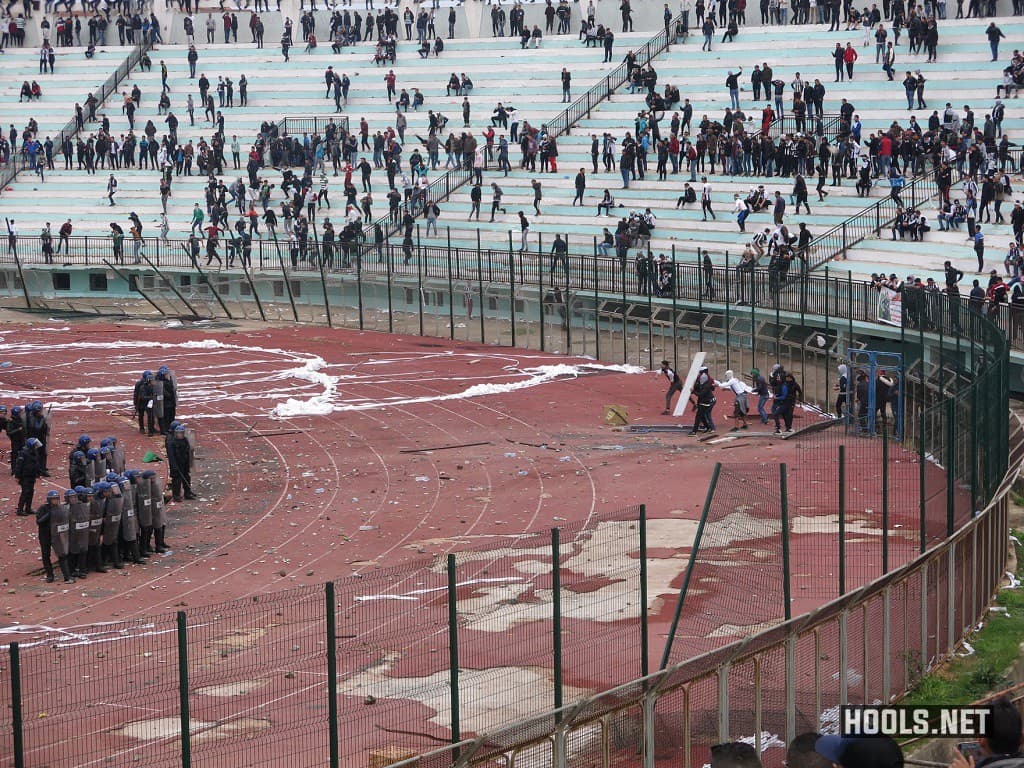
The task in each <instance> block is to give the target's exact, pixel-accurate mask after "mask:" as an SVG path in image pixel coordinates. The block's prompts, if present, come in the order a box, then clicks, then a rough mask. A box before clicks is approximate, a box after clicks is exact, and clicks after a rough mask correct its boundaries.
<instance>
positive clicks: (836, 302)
mask: <svg viewBox="0 0 1024 768" xmlns="http://www.w3.org/2000/svg"><path fill="white" fill-rule="evenodd" d="M59 245H60V243H59V242H57V241H56V239H55V242H54V247H55V248H58V247H59ZM18 249H19V253H18V254H17V255H18V257H19V259H20V262H21V264H22V266H23V267H24V269H25V271H26V272H29V271H31V270H32V268H33V265H36V264H38V263H39V262H41V261H43V257H42V254H41V250H40V239H39V238H38V237H21V238H19V240H18ZM140 250H141V252H142V255H144V256H145V257H146V258H147V259H148V260H149V261H151V262H152V263H153V264H154V265H156V267H158V268H170V269H179V270H180V269H185V270H188V271H189V272H191V273H193V274H195V275H198V269H196V264H195V263H194V262H193V261H192V259H191V257H190V256H189V249H188V241H187V240H172V241H167V242H162V241H160V240H157V239H155V238H154V239H150V240H149V241H148V244H147V245H146V246H145V248H144V249H143V248H140ZM121 254H122V255H121V256H115V255H114V249H113V243H112V241H111V239H110V238H101V237H70V238H68V240H67V244H66V246H65V247H63V248H59V252H58V253H56V254H55V255H54V257H53V261H54V264H55V266H54V267H53V268H52V271H54V272H59V271H60V269H59V265H69V266H70V265H84V266H94V267H99V268H104V267H105V266H106V265H107V263H108V262H109V263H111V264H114V265H115V266H118V267H120V266H121V265H126V267H125V268H126V269H127V270H128V271H132V269H141V270H142V271H145V272H150V271H151V269H150V268H149V267H148V265H147V264H146V263H145V261H144V260H142V259H140V260H139V261H138V262H135V256H134V247H133V244H132V241H130V240H127V239H126V240H125V241H124V243H123V248H122V249H121ZM240 254H241V251H240V250H235V251H234V253H232V249H231V248H229V247H228V244H227V242H226V241H222V242H221V244H220V247H219V249H218V255H219V257H220V259H222V260H223V265H222V264H221V263H219V262H216V261H215V262H214V263H213V265H212V266H214V267H216V271H213V272H210V271H209V270H210V267H211V265H207V264H206V256H205V251H204V252H203V254H202V255H200V257H199V258H198V266H199V267H200V268H202V269H203V270H204V271H206V274H207V275H209V276H211V277H212V278H213V279H219V278H220V277H221V276H222V275H225V274H228V275H230V274H234V273H231V272H229V273H223V272H222V271H221V270H222V269H224V268H226V269H236V268H238V267H240V266H241V255H240ZM702 257H703V251H701V250H699V249H698V250H697V251H695V252H683V251H681V250H677V249H676V248H675V247H673V248H672V250H671V257H670V258H669V257H666V258H665V260H664V261H660V260H659V259H656V258H654V257H653V255H652V254H651V253H650V252H649V251H648V252H646V253H645V252H640V255H639V256H638V257H637V258H634V259H630V260H628V261H627V260H625V259H620V258H618V257H617V256H615V255H614V253H612V254H611V255H604V254H603V253H600V252H598V251H595V252H594V253H593V254H578V253H576V254H569V255H567V256H566V257H564V258H559V257H554V256H552V255H551V254H550V253H545V252H542V251H529V250H528V251H518V250H515V249H514V248H508V249H496V248H479V249H478V248H470V247H466V248H460V247H454V246H453V247H449V246H443V245H440V246H433V245H429V246H424V245H420V246H413V247H412V248H411V249H410V250H407V249H405V248H403V247H402V246H401V245H398V244H395V243H392V242H385V243H383V244H382V245H380V246H379V247H378V246H374V245H372V244H371V245H369V246H366V245H365V244H364V245H363V246H362V248H360V247H359V246H357V245H355V244H353V245H351V246H349V247H348V248H347V249H346V248H344V247H342V246H341V245H340V244H338V243H333V244H331V245H330V246H327V247H324V245H323V244H322V243H321V242H319V241H317V240H315V239H312V238H311V239H309V240H308V241H307V242H306V243H305V244H300V243H298V242H296V241H292V242H291V243H288V242H285V241H278V240H272V239H265V240H256V241H254V242H253V243H252V250H251V264H249V265H248V266H249V267H250V268H251V270H252V271H253V273H254V276H255V275H257V274H261V273H271V274H280V269H281V264H282V262H283V263H286V264H292V265H293V267H292V269H291V272H292V273H294V274H295V276H296V277H299V276H301V275H302V274H303V273H308V274H309V275H310V276H316V275H319V274H320V273H321V266H322V267H323V272H324V273H325V274H326V275H327V276H331V275H345V276H346V279H355V280H357V281H368V282H369V281H381V282H383V281H391V280H402V279H406V280H409V279H416V280H419V281H423V280H435V281H453V282H464V283H467V284H472V285H480V286H481V287H483V286H485V285H486V286H489V287H493V286H509V287H512V288H515V287H527V288H535V289H537V290H538V291H541V292H551V291H554V290H555V289H557V290H558V291H560V292H563V293H564V294H565V295H569V294H573V293H577V294H587V295H594V296H595V297H598V296H600V297H602V298H603V299H609V298H611V299H613V300H619V301H621V302H624V303H632V304H636V303H645V302H647V301H648V297H650V299H651V300H653V299H655V298H659V297H660V298H662V299H670V300H673V301H681V302H686V303H687V304H689V305H693V304H696V305H697V306H702V305H705V306H708V307H711V306H712V305H716V306H720V307H722V308H723V310H724V312H725V314H726V315H728V314H729V313H730V312H732V313H733V314H734V315H736V314H738V313H741V312H744V311H749V309H745V308H760V309H765V308H767V309H770V310H772V311H776V312H779V313H790V314H791V315H799V316H800V317H801V318H804V322H811V321H812V320H813V318H814V317H815V316H825V317H830V318H833V319H837V320H848V321H861V322H885V321H886V320H885V319H882V318H880V316H879V312H880V309H879V306H880V302H879V297H880V291H879V289H878V288H876V287H875V286H873V285H872V284H871V283H870V282H866V281H863V280H857V279H854V277H853V273H852V272H851V271H849V270H835V269H829V267H828V266H826V267H825V269H823V270H820V271H817V272H813V273H800V272H799V271H797V270H794V271H790V272H782V271H778V270H773V269H765V268H761V267H757V268H755V269H753V270H750V271H743V270H740V269H738V268H737V267H738V265H737V261H738V259H736V258H735V257H732V259H731V260H730V254H729V253H728V252H726V253H725V254H724V264H718V265H711V266H705V265H704V264H703V263H702ZM407 259H408V263H406V262H407ZM13 262H14V254H13V253H11V252H10V251H8V252H6V253H0V263H13ZM133 265H135V266H133ZM663 275H664V276H663ZM666 277H667V279H666ZM55 283H56V281H55ZM60 293H61V291H60V290H57V289H56V288H55V289H54V290H53V291H52V292H50V295H60ZM906 293H907V294H908V295H911V296H916V295H918V294H916V293H913V291H912V289H907V290H906ZM921 295H922V297H923V298H922V299H921V302H919V304H920V305H921V306H926V305H927V306H931V305H932V304H934V303H935V302H939V301H942V302H946V301H949V302H950V306H962V309H963V311H968V310H969V309H970V310H971V311H975V312H976V313H977V312H982V311H983V312H984V313H985V314H986V315H987V316H988V317H989V319H991V320H992V321H993V322H994V323H995V324H996V325H997V326H999V327H1000V328H1001V329H1002V331H1003V332H1004V333H1005V334H1006V335H1007V337H1008V338H1009V340H1010V342H1011V344H1012V348H1013V349H1014V350H1017V351H1024V307H1020V308H1016V307H1013V306H1011V305H1000V306H996V307H992V306H991V305H990V304H981V305H979V304H977V303H974V304H971V303H970V302H968V300H967V299H966V298H963V297H961V296H960V295H959V294H953V298H951V299H945V298H942V297H944V296H945V294H938V295H937V294H934V293H929V294H924V293H922V294H921ZM737 305H739V306H737ZM914 306H915V304H914V303H913V302H912V301H907V302H906V303H905V304H904V309H905V311H906V310H907V308H908V307H910V308H913V307H914ZM920 314H921V316H922V317H926V316H928V313H927V312H925V310H921V313H920ZM947 314H950V315H951V314H952V310H949V311H948V312H947ZM665 319H666V321H668V320H669V318H668V317H666V318H665ZM922 322H924V321H922ZM930 325H934V323H931V324H930ZM910 326H911V327H917V326H916V321H912V322H911V323H910ZM929 327H930V326H929Z"/></svg>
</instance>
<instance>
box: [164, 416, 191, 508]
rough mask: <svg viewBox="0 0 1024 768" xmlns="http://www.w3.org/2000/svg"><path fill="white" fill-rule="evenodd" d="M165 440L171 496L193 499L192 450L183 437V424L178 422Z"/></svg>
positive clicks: (177, 499) (176, 498)
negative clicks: (169, 471)
mask: <svg viewBox="0 0 1024 768" xmlns="http://www.w3.org/2000/svg"><path fill="white" fill-rule="evenodd" d="M170 434H171V435H172V436H169V437H168V440H167V466H168V468H169V469H170V470H171V497H172V498H173V499H174V500H175V501H181V499H182V490H184V498H186V499H194V498H196V495H195V493H193V492H192V467H191V460H192V452H191V450H190V448H189V444H188V440H186V439H185V425H184V424H178V425H177V426H176V427H175V428H174V431H173V432H172V433H170Z"/></svg>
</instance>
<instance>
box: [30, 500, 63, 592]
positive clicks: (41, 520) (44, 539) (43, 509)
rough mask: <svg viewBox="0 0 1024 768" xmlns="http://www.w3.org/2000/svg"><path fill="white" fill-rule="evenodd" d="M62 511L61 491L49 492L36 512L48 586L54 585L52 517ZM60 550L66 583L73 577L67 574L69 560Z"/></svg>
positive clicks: (59, 557)
mask: <svg viewBox="0 0 1024 768" xmlns="http://www.w3.org/2000/svg"><path fill="white" fill-rule="evenodd" d="M59 509H60V491H48V492H47V494H46V503H45V504H43V505H41V506H40V507H39V509H37V510H36V528H37V530H38V536H39V551H40V553H41V555H42V558H43V570H44V571H45V572H46V581H47V583H48V584H52V583H53V561H52V560H51V559H50V554H51V552H52V551H53V534H52V528H51V526H50V523H51V520H50V516H51V515H52V514H53V512H54V511H55V510H59ZM64 537H65V544H66V542H67V527H66V526H65V530H64ZM59 550H60V548H59V547H58V553H57V556H58V562H59V563H60V570H61V573H62V574H63V575H64V581H70V580H71V575H70V574H69V573H68V572H67V570H66V569H67V560H66V559H65V558H64V557H61V556H60V551H59Z"/></svg>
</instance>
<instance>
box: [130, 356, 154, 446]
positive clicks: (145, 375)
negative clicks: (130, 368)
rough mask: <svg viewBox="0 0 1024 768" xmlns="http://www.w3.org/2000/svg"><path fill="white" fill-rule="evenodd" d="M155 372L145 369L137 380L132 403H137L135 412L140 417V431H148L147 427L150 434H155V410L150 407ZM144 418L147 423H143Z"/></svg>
mask: <svg viewBox="0 0 1024 768" xmlns="http://www.w3.org/2000/svg"><path fill="white" fill-rule="evenodd" d="M152 379H153V372H152V371H143V372H142V378H140V379H139V380H138V381H137V382H135V392H134V394H133V395H132V403H133V404H134V405H135V413H136V415H137V416H138V419H139V432H146V430H147V428H148V430H149V434H151V435H152V434H153V432H154V431H155V430H154V425H153V410H152V409H151V408H150V407H149V402H150V400H152V399H153V384H152ZM143 420H145V422H146V424H145V426H144V425H143Z"/></svg>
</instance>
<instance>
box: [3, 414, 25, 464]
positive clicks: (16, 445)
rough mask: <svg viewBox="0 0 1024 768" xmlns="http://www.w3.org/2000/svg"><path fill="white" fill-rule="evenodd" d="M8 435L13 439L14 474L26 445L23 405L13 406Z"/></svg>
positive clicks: (12, 461)
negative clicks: (18, 459)
mask: <svg viewBox="0 0 1024 768" xmlns="http://www.w3.org/2000/svg"><path fill="white" fill-rule="evenodd" d="M7 437H8V438H10V440H11V475H13V474H14V463H15V461H16V460H17V458H18V454H19V453H21V449H22V448H24V447H25V440H26V439H27V436H26V435H25V420H24V418H23V417H22V414H21V406H20V405H16V406H14V407H13V408H11V417H10V418H9V419H8V420H7Z"/></svg>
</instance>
